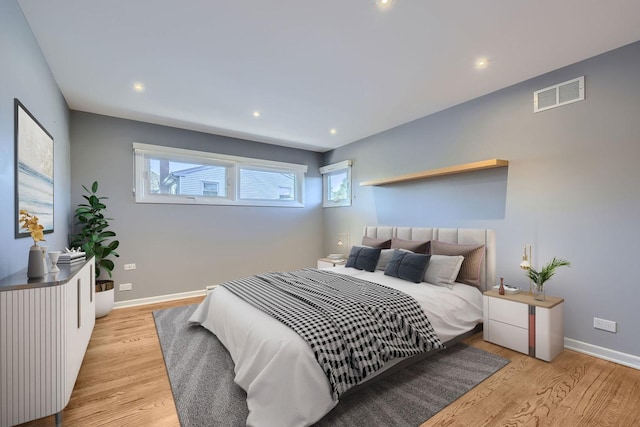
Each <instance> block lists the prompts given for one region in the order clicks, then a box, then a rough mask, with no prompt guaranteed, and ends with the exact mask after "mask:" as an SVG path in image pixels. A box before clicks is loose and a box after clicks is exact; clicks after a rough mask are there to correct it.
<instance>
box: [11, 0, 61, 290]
mask: <svg viewBox="0 0 640 427" xmlns="http://www.w3.org/2000/svg"><path fill="white" fill-rule="evenodd" d="M0 64H2V67H0V242H1V243H2V255H0V277H5V276H8V275H10V274H13V273H15V272H17V271H19V270H22V269H24V268H25V267H26V265H27V258H28V254H29V246H31V245H32V244H33V240H31V238H28V237H26V238H21V239H15V223H16V220H17V218H15V207H14V194H15V183H14V177H15V160H14V159H15V142H14V105H13V99H14V98H18V99H19V100H20V102H22V104H23V105H24V106H25V107H27V109H28V110H29V111H30V112H31V114H33V115H34V116H35V117H36V118H37V119H38V121H39V122H40V123H41V124H42V126H44V128H45V129H47V131H49V133H50V134H51V135H52V136H53V139H54V162H55V163H54V180H55V190H54V230H55V231H54V233H52V234H47V235H46V236H45V239H46V242H43V243H42V245H45V246H49V247H50V248H61V247H63V246H65V245H66V242H67V234H68V231H69V206H70V202H69V188H70V174H69V110H68V108H67V104H66V102H65V101H64V98H63V97H62V94H61V93H60V90H59V89H58V86H57V85H56V82H55V80H54V79H53V76H52V75H51V72H50V71H49V66H48V65H47V63H46V62H45V60H44V57H43V56H42V53H41V52H40V48H39V47H38V44H37V43H36V41H35V39H34V37H33V34H32V33H31V29H30V28H29V25H28V24H27V21H26V20H25V18H24V16H23V15H22V10H21V9H20V7H19V6H18V4H17V2H16V1H14V0H3V1H0Z"/></svg>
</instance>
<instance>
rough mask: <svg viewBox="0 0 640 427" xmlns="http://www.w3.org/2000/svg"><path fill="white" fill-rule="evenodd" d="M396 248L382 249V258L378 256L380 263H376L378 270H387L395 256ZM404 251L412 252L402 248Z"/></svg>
mask: <svg viewBox="0 0 640 427" xmlns="http://www.w3.org/2000/svg"><path fill="white" fill-rule="evenodd" d="M395 251H396V249H382V251H381V252H380V258H378V265H376V270H386V268H387V265H388V264H389V261H391V259H392V258H393V253H394V252H395ZM400 251H403V252H411V251H409V250H407V249H400Z"/></svg>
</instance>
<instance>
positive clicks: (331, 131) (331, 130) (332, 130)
mask: <svg viewBox="0 0 640 427" xmlns="http://www.w3.org/2000/svg"><path fill="white" fill-rule="evenodd" d="M329 133H330V134H331V135H335V134H336V133H338V131H337V130H335V129H330V130H329Z"/></svg>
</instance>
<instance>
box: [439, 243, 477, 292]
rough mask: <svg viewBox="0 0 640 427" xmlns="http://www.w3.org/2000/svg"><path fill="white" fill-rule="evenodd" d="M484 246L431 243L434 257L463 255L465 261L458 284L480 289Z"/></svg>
mask: <svg viewBox="0 0 640 427" xmlns="http://www.w3.org/2000/svg"><path fill="white" fill-rule="evenodd" d="M484 252H485V247H484V245H480V246H478V245H458V244H456V243H446V242H440V241H438V240H432V241H431V254H432V255H462V256H463V257H464V261H463V262H462V267H460V272H459V273H458V278H457V279H456V282H460V283H466V284H467V285H471V286H475V287H478V288H479V287H480V279H481V271H482V261H483V260H484Z"/></svg>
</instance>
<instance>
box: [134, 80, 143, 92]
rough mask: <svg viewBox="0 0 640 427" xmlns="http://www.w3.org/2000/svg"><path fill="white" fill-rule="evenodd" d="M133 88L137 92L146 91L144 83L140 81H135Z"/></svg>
mask: <svg viewBox="0 0 640 427" xmlns="http://www.w3.org/2000/svg"><path fill="white" fill-rule="evenodd" d="M133 90H135V91H136V92H144V85H143V84H142V83H140V82H135V83H134V84H133Z"/></svg>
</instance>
